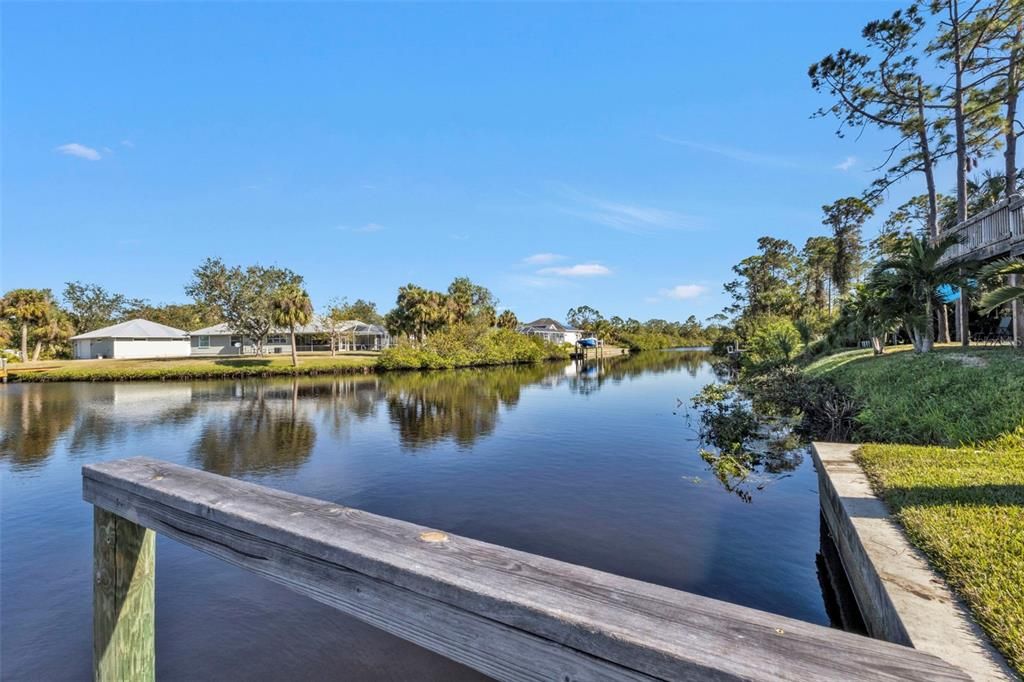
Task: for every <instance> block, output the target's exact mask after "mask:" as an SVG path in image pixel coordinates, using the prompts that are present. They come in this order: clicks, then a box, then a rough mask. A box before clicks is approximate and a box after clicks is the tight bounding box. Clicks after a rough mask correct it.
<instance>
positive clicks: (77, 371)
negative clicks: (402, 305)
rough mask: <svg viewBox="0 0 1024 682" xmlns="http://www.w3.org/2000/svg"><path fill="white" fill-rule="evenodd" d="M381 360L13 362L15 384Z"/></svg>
mask: <svg viewBox="0 0 1024 682" xmlns="http://www.w3.org/2000/svg"><path fill="white" fill-rule="evenodd" d="M376 362H377V354H376V353H343V354H339V355H338V356H336V357H331V356H330V355H329V354H326V355H324V354H300V355H299V366H298V367H292V360H291V355H287V354H284V355H273V356H266V357H262V358H261V357H255V356H247V357H244V358H237V357H234V358H232V357H225V358H217V357H212V358H160V359H144V360H52V361H41V362H26V363H10V364H8V365H7V370H8V372H9V373H10V375H11V380H12V381H121V380H125V381H127V380H158V379H203V378H211V377H212V378H216V377H246V376H278V375H292V374H329V373H347V372H358V371H364V370H365V369H367V368H372V367H374V366H375V364H376Z"/></svg>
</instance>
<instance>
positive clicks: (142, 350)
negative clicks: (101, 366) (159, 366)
mask: <svg viewBox="0 0 1024 682" xmlns="http://www.w3.org/2000/svg"><path fill="white" fill-rule="evenodd" d="M71 343H72V344H73V347H74V355H75V358H76V359H80V360H85V359H95V358H179V357H188V355H189V354H190V352H189V351H190V347H189V341H188V332H186V331H183V330H181V329H175V328H174V327H168V326H167V325H165V324H157V323H156V322H150V321H149V320H141V319H139V320H128V321H127V322H122V323H120V324H115V325H112V326H110V327H104V328H103V329H97V330H95V331H91V332H86V333H85V334H79V335H78V336H72V337H71Z"/></svg>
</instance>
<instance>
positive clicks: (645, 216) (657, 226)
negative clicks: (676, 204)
mask: <svg viewBox="0 0 1024 682" xmlns="http://www.w3.org/2000/svg"><path fill="white" fill-rule="evenodd" d="M564 194H565V196H566V197H567V198H568V199H571V200H573V201H575V202H576V204H577V205H576V206H572V207H569V208H563V209H562V211H563V212H564V213H568V214H569V215H574V216H578V217H580V218H583V219H585V220H589V221H591V222H594V223H597V224H599V225H604V226H606V227H611V228H614V229H616V230H622V231H624V232H634V233H636V232H652V231H656V230H683V229H688V228H693V227H696V226H697V222H698V221H696V220H695V219H694V218H692V217H691V216H687V215H684V214H682V213H678V212H676V211H670V210H667V209H663V208H655V207H653V206H642V205H639V204H629V203H623V202H618V201H608V200H605V199H600V198H597V197H592V196H588V195H586V194H583V193H581V192H577V191H575V190H572V189H566V190H564Z"/></svg>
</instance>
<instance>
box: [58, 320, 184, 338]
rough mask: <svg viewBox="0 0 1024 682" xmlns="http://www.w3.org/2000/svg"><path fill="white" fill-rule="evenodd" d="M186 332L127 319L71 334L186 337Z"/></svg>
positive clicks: (96, 336)
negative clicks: (81, 332)
mask: <svg viewBox="0 0 1024 682" xmlns="http://www.w3.org/2000/svg"><path fill="white" fill-rule="evenodd" d="M187 338H188V332H187V331H183V330H181V329H175V328H174V327H168V326H167V325H166V324H157V323H156V322H150V321H149V320H142V319H139V320H128V321H127V322H121V323H120V324H115V325H111V326H109V327H103V328H102V329H97V330H95V331H91V332H86V333H85V334H79V335H78V336H72V337H71V340H72V341H75V340H78V339H187Z"/></svg>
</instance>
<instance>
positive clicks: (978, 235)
mask: <svg viewBox="0 0 1024 682" xmlns="http://www.w3.org/2000/svg"><path fill="white" fill-rule="evenodd" d="M942 234H943V236H946V235H949V234H955V235H958V236H959V237H960V243H958V244H955V245H953V246H952V247H951V248H950V249H949V251H947V252H946V254H945V255H944V256H943V258H942V261H941V262H950V261H953V262H955V261H969V260H988V259H990V258H996V257H999V256H1011V255H1014V256H1018V255H1022V254H1024V197H1015V198H1013V199H1011V200H1010V201H1003V202H1000V203H999V204H997V205H995V206H993V207H992V208H989V209H987V210H985V211H982V212H981V213H978V214H977V215H975V216H971V217H970V218H969V219H967V220H966V221H965V222H963V223H960V224H959V225H956V226H954V227H953V228H951V229H949V230H946V231H945V232H943V233H942Z"/></svg>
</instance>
